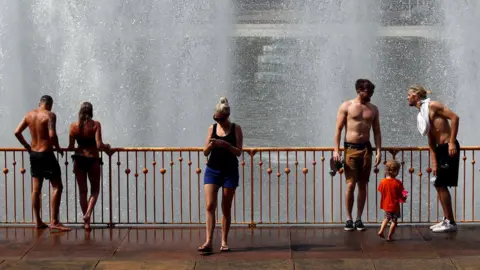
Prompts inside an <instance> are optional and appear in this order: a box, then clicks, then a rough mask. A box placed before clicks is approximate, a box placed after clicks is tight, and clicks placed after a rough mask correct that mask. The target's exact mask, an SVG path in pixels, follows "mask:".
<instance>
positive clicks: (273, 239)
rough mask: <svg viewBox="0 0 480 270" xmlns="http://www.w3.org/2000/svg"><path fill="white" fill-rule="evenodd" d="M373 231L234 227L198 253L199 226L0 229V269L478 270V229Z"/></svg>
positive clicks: (465, 227) (470, 227) (423, 227)
mask: <svg viewBox="0 0 480 270" xmlns="http://www.w3.org/2000/svg"><path fill="white" fill-rule="evenodd" d="M377 229H378V228H377V227H375V228H373V227H372V228H369V229H368V230H367V231H365V232H344V231H343V229H342V228H341V227H337V228H323V227H322V228H319V227H315V228H311V227H310V228H299V227H291V228H287V227H285V228H256V229H247V228H234V229H232V231H231V238H230V243H229V244H230V247H231V248H232V251H231V252H228V253H220V252H219V251H218V249H219V248H220V242H219V240H220V238H219V236H220V235H219V232H217V236H216V238H215V240H216V242H215V252H214V254H212V255H209V256H204V255H203V256H202V255H200V254H198V252H196V248H197V246H198V245H199V244H201V243H202V241H203V239H204V238H203V237H204V231H203V229H202V228H175V229H170V228H163V229H138V228H121V229H120V228H119V229H101V228H97V229H94V230H93V231H92V232H91V233H85V231H84V230H82V229H74V230H73V231H72V232H69V233H54V234H51V233H49V231H47V230H42V231H37V230H35V229H33V228H0V269H72V270H73V269H197V270H198V269H276V270H283V269H296V270H298V269H480V226H474V225H470V226H469V225H463V226H462V225H461V226H460V227H459V231H458V232H457V233H450V234H433V233H431V232H430V230H429V229H428V228H427V227H426V226H420V227H414V226H402V227H400V228H399V229H398V231H397V235H396V238H397V241H395V242H385V241H383V240H382V239H380V238H378V236H377V235H376V232H377Z"/></svg>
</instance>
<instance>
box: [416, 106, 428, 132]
mask: <svg viewBox="0 0 480 270" xmlns="http://www.w3.org/2000/svg"><path fill="white" fill-rule="evenodd" d="M429 105H430V99H429V98H427V99H425V100H423V101H422V105H420V112H419V113H418V115H417V128H418V131H419V132H420V134H422V136H426V135H427V134H428V132H429V131H430V116H429V115H430V114H429V112H430V108H429Z"/></svg>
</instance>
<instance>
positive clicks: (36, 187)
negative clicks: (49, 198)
mask: <svg viewBox="0 0 480 270" xmlns="http://www.w3.org/2000/svg"><path fill="white" fill-rule="evenodd" d="M32 182H33V183H32V184H33V187H32V208H33V214H34V216H35V222H36V224H37V225H36V227H37V229H44V228H48V226H47V224H45V223H43V221H42V218H41V217H40V200H41V196H42V185H43V178H38V177H32Z"/></svg>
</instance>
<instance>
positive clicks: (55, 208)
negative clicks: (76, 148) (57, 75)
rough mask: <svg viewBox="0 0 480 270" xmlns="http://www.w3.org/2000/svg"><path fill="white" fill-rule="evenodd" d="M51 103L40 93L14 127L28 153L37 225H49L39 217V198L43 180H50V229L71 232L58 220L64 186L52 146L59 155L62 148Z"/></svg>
mask: <svg viewBox="0 0 480 270" xmlns="http://www.w3.org/2000/svg"><path fill="white" fill-rule="evenodd" d="M52 106H53V99H52V97H51V96H48V95H45V96H42V98H41V99H40V104H39V106H38V108H37V109H34V110H32V111H30V112H28V113H27V114H26V115H25V117H24V118H23V119H22V121H21V122H20V124H19V125H18V127H17V129H16V130H15V136H16V137H17V139H18V141H19V142H20V143H21V144H22V145H23V146H24V147H25V148H26V149H27V151H28V153H29V154H30V172H31V175H32V181H33V188H32V208H33V210H34V214H35V221H36V224H37V228H38V229H42V228H47V227H48V226H47V225H46V224H45V223H43V221H42V219H41V217H40V198H41V194H42V185H43V179H49V180H50V184H51V185H52V188H53V194H52V202H51V207H52V208H51V209H52V211H51V212H52V217H51V219H50V220H51V222H50V230H54V231H70V229H69V228H67V227H65V226H64V225H62V224H60V222H59V220H58V215H59V212H60V200H61V197H62V190H63V185H62V178H61V170H60V165H59V163H58V161H57V158H56V157H55V154H54V152H53V149H54V148H55V150H57V151H58V152H59V153H60V154H61V155H62V156H63V151H62V150H61V148H60V145H59V144H58V137H57V131H56V123H57V116H56V115H55V113H53V112H51V110H52ZM27 127H28V129H29V130H30V135H31V137H32V144H31V145H29V144H28V143H27V141H26V140H25V138H24V137H23V134H22V133H23V131H24V130H25V129H26V128H27Z"/></svg>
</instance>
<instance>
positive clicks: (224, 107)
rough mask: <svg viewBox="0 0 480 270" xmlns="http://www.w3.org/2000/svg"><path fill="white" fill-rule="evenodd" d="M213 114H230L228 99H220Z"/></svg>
mask: <svg viewBox="0 0 480 270" xmlns="http://www.w3.org/2000/svg"><path fill="white" fill-rule="evenodd" d="M215 112H216V113H221V114H230V105H228V99H227V98H226V97H221V98H220V100H219V101H218V104H217V106H215Z"/></svg>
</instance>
